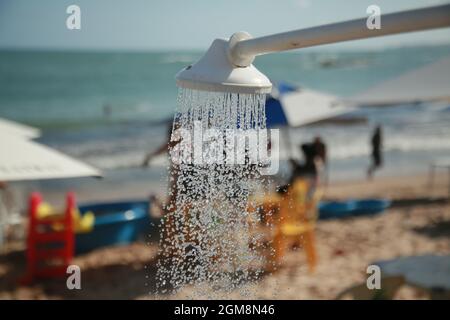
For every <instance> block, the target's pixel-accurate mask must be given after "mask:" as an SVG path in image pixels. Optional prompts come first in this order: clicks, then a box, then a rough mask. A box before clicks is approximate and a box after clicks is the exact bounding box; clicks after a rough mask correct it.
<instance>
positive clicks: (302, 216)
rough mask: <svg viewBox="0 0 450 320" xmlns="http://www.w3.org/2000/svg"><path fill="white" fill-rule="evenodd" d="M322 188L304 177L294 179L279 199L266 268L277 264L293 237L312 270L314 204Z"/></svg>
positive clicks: (315, 213) (314, 225)
mask: <svg viewBox="0 0 450 320" xmlns="http://www.w3.org/2000/svg"><path fill="white" fill-rule="evenodd" d="M321 196H322V191H321V190H320V189H317V188H313V187H312V185H311V182H310V181H308V180H305V179H298V180H296V181H295V182H294V183H293V185H292V186H291V188H289V190H288V191H287V193H286V194H285V195H284V197H283V198H282V200H281V201H280V211H279V217H278V219H276V220H275V223H274V236H273V249H274V252H273V254H272V255H271V257H272V259H270V260H269V266H268V267H269V269H272V268H274V267H276V266H279V265H280V262H281V259H282V257H283V256H284V253H285V250H286V248H287V247H288V245H290V244H291V243H292V242H293V241H295V243H299V244H300V245H301V247H302V248H303V249H304V250H305V253H306V257H307V261H308V268H309V271H310V272H311V273H312V272H314V271H315V268H316V265H317V253H316V244H315V227H316V220H317V205H318V202H319V200H320V198H321Z"/></svg>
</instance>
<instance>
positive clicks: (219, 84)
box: [176, 32, 272, 93]
mask: <svg viewBox="0 0 450 320" xmlns="http://www.w3.org/2000/svg"><path fill="white" fill-rule="evenodd" d="M249 37H250V36H249V35H248V34H247V33H244V32H239V33H237V34H235V35H233V37H232V38H231V39H230V40H229V41H227V40H224V39H216V40H214V42H213V43H212V44H211V46H210V47H209V49H208V51H207V52H206V53H205V54H204V55H203V57H202V58H201V59H200V60H199V61H197V62H196V63H195V64H193V65H190V66H188V67H186V68H184V69H183V70H181V71H180V72H179V73H178V74H177V75H176V80H177V85H178V86H179V87H182V88H189V89H195V90H202V91H219V92H231V93H269V92H270V91H271V88H272V83H271V82H270V81H269V79H268V78H267V77H266V76H265V75H264V74H262V73H261V72H260V71H259V70H258V69H256V68H255V67H254V66H253V65H252V64H251V61H250V62H249V63H248V64H247V66H245V67H240V66H236V65H234V64H233V63H232V59H231V57H230V48H232V46H233V45H234V44H235V43H237V42H238V41H240V40H241V39H243V38H246V39H248V38H249ZM252 60H253V59H252Z"/></svg>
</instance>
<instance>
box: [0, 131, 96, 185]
mask: <svg viewBox="0 0 450 320" xmlns="http://www.w3.org/2000/svg"><path fill="white" fill-rule="evenodd" d="M86 176H94V177H95V176H96V177H99V176H101V173H100V172H99V171H98V170H97V169H95V168H93V167H91V166H89V165H87V164H84V163H82V162H80V161H78V160H75V159H73V158H71V157H69V156H67V155H65V154H63V153H61V152H59V151H56V150H54V149H51V148H49V147H47V146H44V145H41V144H38V143H36V142H34V141H31V140H27V139H24V138H22V137H20V136H16V135H10V134H4V133H1V134H0V181H19V180H38V179H56V178H75V177H86Z"/></svg>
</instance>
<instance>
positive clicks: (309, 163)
mask: <svg viewBox="0 0 450 320" xmlns="http://www.w3.org/2000/svg"><path fill="white" fill-rule="evenodd" d="M300 148H301V149H302V153H303V157H304V159H305V161H304V162H303V163H300V162H299V161H297V160H295V159H289V162H290V163H291V166H292V175H291V178H290V179H289V184H292V182H294V180H295V179H296V178H299V177H305V176H307V177H311V178H314V179H315V178H316V177H317V166H316V163H315V157H316V150H315V146H314V144H312V143H304V144H302V145H301V146H300Z"/></svg>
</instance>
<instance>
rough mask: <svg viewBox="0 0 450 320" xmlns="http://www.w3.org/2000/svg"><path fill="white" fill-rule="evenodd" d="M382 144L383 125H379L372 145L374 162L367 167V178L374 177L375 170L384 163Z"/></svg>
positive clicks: (374, 133)
mask: <svg viewBox="0 0 450 320" xmlns="http://www.w3.org/2000/svg"><path fill="white" fill-rule="evenodd" d="M382 145H383V134H382V131H381V126H380V125H377V126H376V128H375V130H374V132H373V135H372V139H371V146H372V163H371V165H370V166H369V168H368V169H367V178H368V179H372V176H373V172H374V171H375V170H376V169H379V168H381V166H382V165H383V158H382V154H381V153H382V150H381V149H382Z"/></svg>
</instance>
